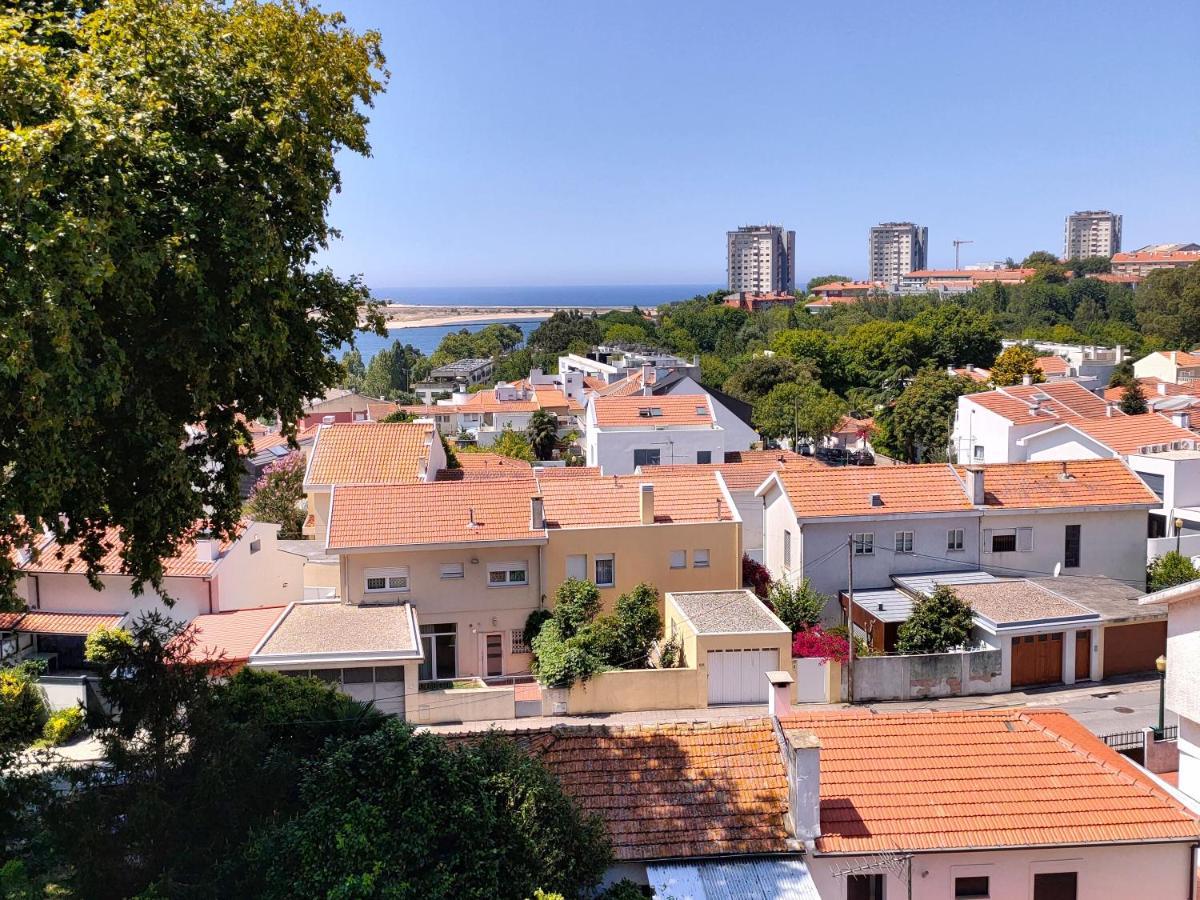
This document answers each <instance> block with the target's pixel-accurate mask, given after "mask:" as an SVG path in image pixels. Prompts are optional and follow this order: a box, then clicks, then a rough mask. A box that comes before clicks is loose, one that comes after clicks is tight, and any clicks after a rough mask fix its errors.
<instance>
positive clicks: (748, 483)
mask: <svg viewBox="0 0 1200 900" xmlns="http://www.w3.org/2000/svg"><path fill="white" fill-rule="evenodd" d="M730 456H734V457H735V459H734V460H730V459H729V457H730ZM787 468H797V469H823V468H825V467H824V466H822V465H821V464H820V463H819V462H817V461H816V460H814V459H811V458H810V457H807V456H801V455H800V454H799V453H793V452H791V451H790V450H743V451H741V452H740V453H736V454H732V453H727V454H725V462H723V463H711V464H708V465H705V464H702V463H689V464H679V465H674V466H655V467H654V469H653V473H652V474H653V475H654V476H655V477H656V478H661V477H664V476H673V475H695V474H697V473H703V472H705V471H710V470H713V469H715V470H716V471H718V472H720V473H721V477H722V478H724V479H725V484H726V486H728V488H729V489H730V490H731V491H753V490H755V489H757V488H758V486H759V485H760V484H762V483H763V482H764V481H766V480H767V476H768V475H770V474H771V473H772V472H778V471H782V470H783V469H787Z"/></svg>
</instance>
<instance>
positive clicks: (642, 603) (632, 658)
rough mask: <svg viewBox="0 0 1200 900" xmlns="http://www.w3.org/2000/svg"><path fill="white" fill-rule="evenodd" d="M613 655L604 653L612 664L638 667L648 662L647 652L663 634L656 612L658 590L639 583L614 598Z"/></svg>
mask: <svg viewBox="0 0 1200 900" xmlns="http://www.w3.org/2000/svg"><path fill="white" fill-rule="evenodd" d="M615 624H616V630H617V646H616V647H615V648H614V650H615V653H616V655H615V656H612V655H609V656H606V662H608V664H609V665H611V666H620V667H621V668H623V669H640V668H644V667H645V666H646V665H647V664H648V660H649V657H650V651H651V650H652V649H654V645H655V644H656V643H657V642H658V640H659V638H661V637H662V633H663V620H662V615H661V614H660V613H659V611H658V591H657V590H655V588H654V586H653V585H650V584H646V583H645V582H642V583H641V584H639V585H638V586H637V587H635V588H634V589H633V590H632V591H630V592H629V593H628V594H622V595H621V596H620V597H618V598H617V614H616V621H615Z"/></svg>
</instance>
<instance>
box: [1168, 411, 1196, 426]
mask: <svg viewBox="0 0 1200 900" xmlns="http://www.w3.org/2000/svg"><path fill="white" fill-rule="evenodd" d="M1171 421H1172V422H1174V423H1175V427H1176V428H1182V429H1183V430H1184V431H1191V430H1192V416H1191V414H1190V413H1189V412H1188V411H1187V410H1186V409H1181V410H1179V412H1176V413H1172V414H1171Z"/></svg>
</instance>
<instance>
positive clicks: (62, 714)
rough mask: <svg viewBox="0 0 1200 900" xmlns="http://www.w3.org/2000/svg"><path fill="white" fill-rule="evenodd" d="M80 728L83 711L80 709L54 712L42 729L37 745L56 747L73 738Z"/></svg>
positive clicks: (76, 707) (69, 708) (70, 707)
mask: <svg viewBox="0 0 1200 900" xmlns="http://www.w3.org/2000/svg"><path fill="white" fill-rule="evenodd" d="M82 727H83V710H82V709H81V708H80V707H78V706H68V707H67V708H66V709H58V710H55V711H54V712H52V713H51V714H50V718H48V719H47V720H46V724H45V725H44V726H43V727H42V739H41V740H40V741H39V742H38V743H39V745H40V746H42V747H58V746H59V745H61V744H65V743H66V742H67V741H69V740H70V739H71V738H73V737H75V735H76V734H78V733H79V729H80V728H82Z"/></svg>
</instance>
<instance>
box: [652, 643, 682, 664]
mask: <svg viewBox="0 0 1200 900" xmlns="http://www.w3.org/2000/svg"><path fill="white" fill-rule="evenodd" d="M682 658H683V643H682V642H681V641H680V640H679V638H677V637H673V638H667V639H666V640H665V641H663V643H662V646H661V647H659V648H658V667H659V668H660V669H674V668H675V667H676V666H678V665H679V664H680V662H681V660H682Z"/></svg>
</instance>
